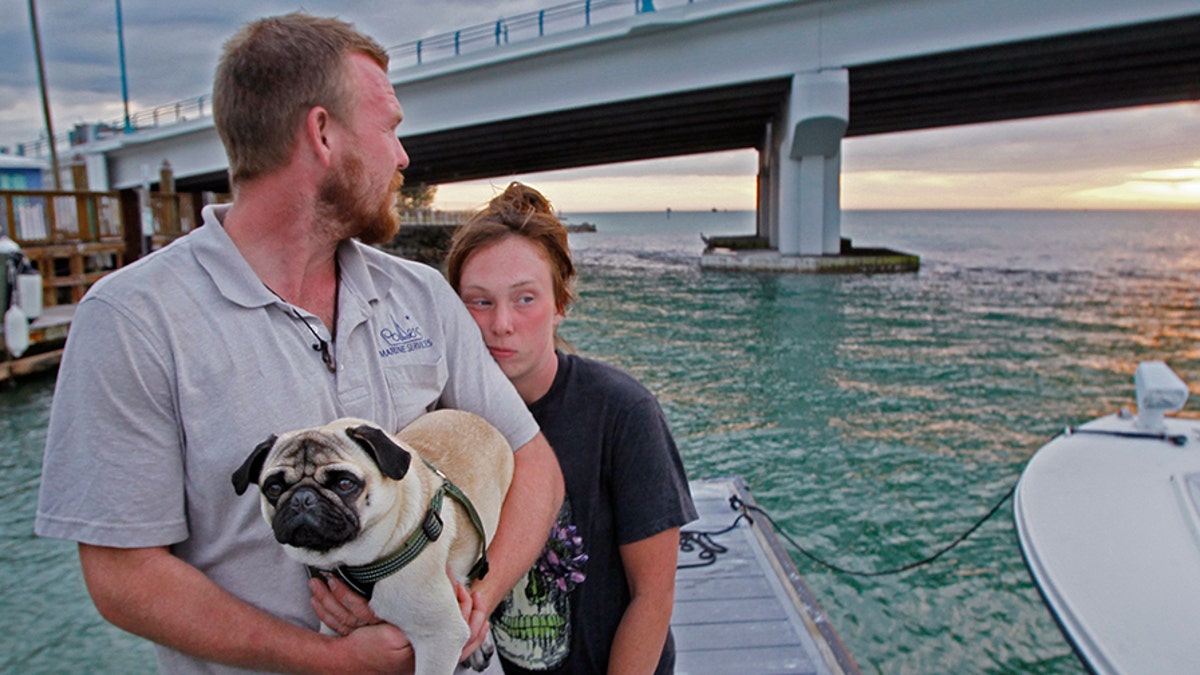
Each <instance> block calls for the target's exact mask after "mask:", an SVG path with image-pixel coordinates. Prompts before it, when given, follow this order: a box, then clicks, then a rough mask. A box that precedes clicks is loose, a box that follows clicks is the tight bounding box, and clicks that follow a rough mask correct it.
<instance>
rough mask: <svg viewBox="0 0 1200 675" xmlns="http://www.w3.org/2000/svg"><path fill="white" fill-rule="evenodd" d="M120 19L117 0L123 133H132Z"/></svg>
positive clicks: (119, 0)
mask: <svg viewBox="0 0 1200 675" xmlns="http://www.w3.org/2000/svg"><path fill="white" fill-rule="evenodd" d="M124 23H125V22H124V21H122V19H121V0H117V45H118V49H119V50H120V53H121V100H122V101H123V102H124V103H125V133H127V134H128V133H131V132H132V131H133V125H132V124H130V123H129V80H128V78H126V77H125V28H124Z"/></svg>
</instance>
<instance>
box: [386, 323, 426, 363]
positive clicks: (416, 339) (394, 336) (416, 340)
mask: <svg viewBox="0 0 1200 675" xmlns="http://www.w3.org/2000/svg"><path fill="white" fill-rule="evenodd" d="M390 318H391V319H392V325H391V326H389V327H387V328H384V329H383V330H381V331H379V337H381V338H383V343H384V345H385V346H384V348H383V349H380V350H379V357H380V358H387V357H389V356H395V355H396V354H406V353H408V352H412V351H416V350H418V349H426V348H429V347H432V346H433V340H430V339H429V338H427V337H425V335H424V334H423V333H422V332H421V327H420V326H418V325H416V323H414V322H413V319H412V317H411V316H408V315H407V314H406V315H405V316H404V323H400V322H399V321H397V320H396V317H394V316H393V317H390Z"/></svg>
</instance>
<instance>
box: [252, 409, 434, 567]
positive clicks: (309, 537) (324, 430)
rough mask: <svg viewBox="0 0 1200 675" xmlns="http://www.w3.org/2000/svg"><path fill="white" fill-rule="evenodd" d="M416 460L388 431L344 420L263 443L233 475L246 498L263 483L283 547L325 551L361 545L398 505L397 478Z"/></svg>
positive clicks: (267, 510)
mask: <svg viewBox="0 0 1200 675" xmlns="http://www.w3.org/2000/svg"><path fill="white" fill-rule="evenodd" d="M411 460H412V455H411V454H410V453H409V452H408V451H407V450H405V449H404V448H402V447H400V446H399V445H397V444H396V443H395V442H394V441H393V440H392V439H391V438H390V437H389V436H388V435H387V434H385V433H384V432H383V431H382V430H381V429H379V428H377V427H374V426H371V425H369V424H367V423H364V422H362V421H361V420H338V421H336V422H333V423H331V424H328V425H326V426H323V427H319V428H315V429H302V430H299V431H293V432H290V433H287V434H284V435H283V436H271V437H270V438H268V439H267V440H265V441H263V442H262V443H260V444H259V445H258V446H257V447H256V448H255V449H254V451H253V452H251V453H250V456H249V457H248V458H247V459H246V461H245V463H243V464H242V466H241V467H240V468H239V469H238V470H237V471H236V472H234V474H233V487H234V490H235V491H236V492H237V494H239V495H241V494H243V493H244V492H245V491H246V489H247V488H248V487H249V486H250V484H251V483H256V484H257V485H258V486H259V491H260V493H261V501H262V512H263V517H264V518H266V520H267V522H268V523H269V524H270V525H271V529H272V530H273V531H274V533H275V539H276V540H277V541H278V542H279V543H281V544H284V545H285V546H289V547H294V548H296V549H302V550H305V551H311V552H314V553H318V554H323V553H327V552H329V551H332V550H335V549H338V548H340V547H342V546H344V545H346V544H347V543H349V542H352V541H354V540H355V539H356V538H357V537H358V536H359V534H360V533H361V532H362V531H363V530H364V527H366V524H367V523H370V522H372V521H373V520H374V517H375V516H377V515H378V514H379V513H381V512H383V511H386V510H387V509H389V508H391V505H392V504H393V503H394V501H395V500H394V497H395V495H394V494H393V493H394V492H395V490H396V486H397V483H395V482H394V481H398V480H400V479H401V478H403V477H404V475H405V474H406V473H407V472H408V467H409V464H410V463H411ZM389 479H390V480H389Z"/></svg>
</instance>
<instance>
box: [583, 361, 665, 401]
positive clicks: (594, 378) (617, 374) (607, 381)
mask: <svg viewBox="0 0 1200 675" xmlns="http://www.w3.org/2000/svg"><path fill="white" fill-rule="evenodd" d="M563 357H564V360H565V362H566V364H567V368H568V369H569V373H570V375H571V381H572V382H573V383H574V384H575V386H588V387H591V388H594V389H599V390H602V391H603V392H605V393H606V394H608V395H611V396H620V397H623V398H642V397H650V398H653V397H654V395H653V394H652V393H651V392H650V390H649V389H647V388H646V386H645V385H644V384H642V383H641V382H640V381H638V379H637V378H636V377H634V376H633V375H630V374H629V373H627V372H625V371H624V370H622V369H621V368H620V367H618V366H615V365H613V364H611V363H607V362H605V361H597V360H596V359H591V358H588V357H586V356H580V355H578V354H565V353H564V354H563Z"/></svg>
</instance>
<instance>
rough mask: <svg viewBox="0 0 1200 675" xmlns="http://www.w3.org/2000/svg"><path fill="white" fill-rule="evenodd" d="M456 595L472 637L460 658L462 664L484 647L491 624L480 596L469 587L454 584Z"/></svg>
mask: <svg viewBox="0 0 1200 675" xmlns="http://www.w3.org/2000/svg"><path fill="white" fill-rule="evenodd" d="M454 595H455V596H456V597H457V598H458V608H459V609H460V610H462V615H463V619H466V621H467V626H469V627H470V629H471V637H470V638H468V639H467V644H466V646H464V647H463V651H462V655H461V656H459V657H458V662H459V663H462V662H463V661H466V660H467V657H468V656H470V655H471V654H474V653H475V650H476V649H479V647H480V646H482V645H483V641H484V640H486V639H487V636H488V630H489V629H490V628H491V624H489V623H488V618H487V615H486V614H484V610H483V603H482V602H481V600H480V599H479V597H478V595H475V594H472V593H470V592H469V591H467V587H466V586H463V585H462V584H454Z"/></svg>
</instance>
